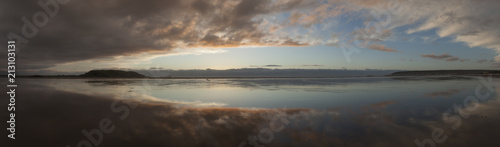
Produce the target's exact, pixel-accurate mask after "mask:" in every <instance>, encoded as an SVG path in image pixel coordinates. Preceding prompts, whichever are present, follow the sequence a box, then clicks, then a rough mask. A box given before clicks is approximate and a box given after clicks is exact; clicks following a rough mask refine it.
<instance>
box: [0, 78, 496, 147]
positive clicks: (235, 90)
mask: <svg viewBox="0 0 500 147" xmlns="http://www.w3.org/2000/svg"><path fill="white" fill-rule="evenodd" d="M498 83H500V81H499V79H496V78H492V79H489V78H488V77H352V78H275V79H258V78H257V79H245V78H242V79H103V78H99V79H53V78H21V79H18V88H17V89H16V90H17V93H16V97H17V99H16V130H17V131H16V141H15V142H13V141H7V140H5V141H6V142H7V143H8V144H13V145H17V146H27V145H41V146H43V145H51V146H98V145H99V146H256V145H263V146H419V144H426V145H428V146H431V145H436V146H500V141H498V140H497V139H496V138H498V137H499V136H500V126H499V125H498V124H499V123H500V118H499V116H500V115H498V113H499V112H500V111H499V109H500V102H499V100H498V94H497V93H498V92H499V91H500V88H497V87H496V85H498ZM4 101H5V103H6V104H7V103H8V102H7V101H8V100H7V99H4ZM5 112H6V111H4V112H2V113H1V114H2V118H5V119H7V118H8V114H7V113H5ZM103 122H104V124H106V125H104V126H107V127H101V125H102V123H103ZM106 128H107V129H106ZM4 139H6V138H4ZM2 142H3V141H2ZM2 144H3V143H2Z"/></svg>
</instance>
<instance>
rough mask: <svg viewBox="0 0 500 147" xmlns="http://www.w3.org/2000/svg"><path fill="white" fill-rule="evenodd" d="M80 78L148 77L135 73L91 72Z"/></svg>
mask: <svg viewBox="0 0 500 147" xmlns="http://www.w3.org/2000/svg"><path fill="white" fill-rule="evenodd" d="M80 77H105V78H145V77H146V76H144V75H142V74H139V73H137V72H135V71H122V70H91V71H89V72H87V73H85V74H82V75H80Z"/></svg>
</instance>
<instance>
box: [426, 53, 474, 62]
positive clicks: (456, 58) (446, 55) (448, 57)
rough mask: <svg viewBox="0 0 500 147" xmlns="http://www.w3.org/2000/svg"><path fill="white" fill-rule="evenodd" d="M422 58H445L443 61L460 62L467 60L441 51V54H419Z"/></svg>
mask: <svg viewBox="0 0 500 147" xmlns="http://www.w3.org/2000/svg"><path fill="white" fill-rule="evenodd" d="M420 56H422V57H424V58H431V59H436V60H445V61H460V62H466V61H469V59H461V58H459V57H456V56H452V55H449V54H448V53H443V54H441V55H436V54H434V53H432V54H424V55H420Z"/></svg>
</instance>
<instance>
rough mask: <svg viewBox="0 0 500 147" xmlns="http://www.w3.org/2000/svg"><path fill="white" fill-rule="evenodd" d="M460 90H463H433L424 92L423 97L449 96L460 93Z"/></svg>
mask: <svg viewBox="0 0 500 147" xmlns="http://www.w3.org/2000/svg"><path fill="white" fill-rule="evenodd" d="M461 91H463V90H460V89H449V90H446V91H435V92H430V93H426V94H424V96H425V97H432V98H436V97H441V96H442V97H451V96H452V95H454V94H457V93H460V92H461Z"/></svg>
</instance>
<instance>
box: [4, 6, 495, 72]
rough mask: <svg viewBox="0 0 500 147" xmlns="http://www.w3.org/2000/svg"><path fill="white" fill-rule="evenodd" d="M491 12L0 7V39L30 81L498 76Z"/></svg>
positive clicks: (375, 8)
mask: <svg viewBox="0 0 500 147" xmlns="http://www.w3.org/2000/svg"><path fill="white" fill-rule="evenodd" d="M498 8H500V1H498V0H439V1H435V0H348V1H347V0H145V1H136V0H107V1H102V0H40V1H4V2H2V5H0V10H1V11H0V18H1V20H2V25H1V26H0V33H1V34H4V37H1V41H2V42H7V41H8V40H16V43H17V50H16V60H17V62H16V66H17V70H18V71H20V72H25V73H35V74H36V73H61V72H85V71H88V70H92V69H135V70H142V69H158V68H161V69H174V70H179V69H207V68H210V69H234V68H272V69H289V68H294V69H394V70H436V69H498V68H499V67H500V55H499V52H500V10H498ZM1 52H2V53H5V54H6V49H5V50H1ZM1 68H2V70H5V68H6V67H1Z"/></svg>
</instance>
